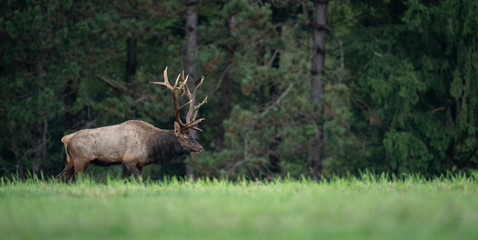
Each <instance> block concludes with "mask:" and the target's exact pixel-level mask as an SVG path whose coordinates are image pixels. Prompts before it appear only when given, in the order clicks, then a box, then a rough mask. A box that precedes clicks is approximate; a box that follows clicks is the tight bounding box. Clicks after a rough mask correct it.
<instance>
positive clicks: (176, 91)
mask: <svg viewBox="0 0 478 240" xmlns="http://www.w3.org/2000/svg"><path fill="white" fill-rule="evenodd" d="M179 76H181V74H179V75H178V77H177V78H176V82H175V83H174V86H171V84H170V83H169V80H168V68H167V67H166V69H164V82H151V83H152V84H158V85H162V86H165V87H167V88H168V89H169V91H171V94H172V95H173V102H174V116H175V117H176V122H178V124H179V127H180V128H181V131H182V132H184V131H186V130H188V129H191V128H194V129H197V130H200V129H199V128H197V127H196V125H197V124H198V123H200V122H201V121H203V120H204V118H201V119H197V120H195V121H194V122H191V120H192V119H191V116H192V114H193V113H194V111H195V110H196V111H197V109H198V107H199V106H201V105H202V104H204V101H203V102H202V103H201V104H200V105H198V106H196V107H195V106H194V104H195V102H196V100H195V98H196V94H197V91H198V89H199V87H200V86H201V84H202V82H203V79H204V78H203V79H201V82H200V83H199V84H198V86H197V87H196V89H195V90H194V92H193V94H191V93H190V92H189V89H188V85H187V81H188V77H189V76H187V77H186V79H184V73H183V76H182V78H183V82H182V83H181V85H180V86H179V87H178V82H179ZM181 91H184V92H185V93H186V95H187V96H188V98H189V102H188V103H189V111H188V114H187V115H186V123H183V122H182V121H181V117H180V115H179V111H180V109H181V108H182V107H181V108H180V107H179V105H178V96H179V93H181ZM206 99H207V98H206Z"/></svg>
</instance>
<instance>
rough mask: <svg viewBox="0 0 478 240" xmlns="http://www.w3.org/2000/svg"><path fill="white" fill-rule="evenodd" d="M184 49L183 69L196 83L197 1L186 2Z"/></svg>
mask: <svg viewBox="0 0 478 240" xmlns="http://www.w3.org/2000/svg"><path fill="white" fill-rule="evenodd" d="M186 7H187V9H186V49H185V57H184V70H185V71H186V74H188V75H189V79H190V80H192V81H191V82H192V83H193V84H194V86H193V87H195V86H196V84H197V80H198V79H197V77H196V62H195V61H196V57H197V53H198V43H197V27H198V1H197V0H188V1H187V2H186Z"/></svg>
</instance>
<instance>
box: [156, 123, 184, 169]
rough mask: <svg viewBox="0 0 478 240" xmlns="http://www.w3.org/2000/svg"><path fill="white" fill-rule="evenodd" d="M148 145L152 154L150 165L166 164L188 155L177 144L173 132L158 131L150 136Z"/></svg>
mask: <svg viewBox="0 0 478 240" xmlns="http://www.w3.org/2000/svg"><path fill="white" fill-rule="evenodd" d="M149 143H150V144H151V146H150V147H151V150H152V153H153V155H152V156H150V162H152V163H167V162H171V161H173V160H175V159H178V158H179V159H180V158H184V157H186V156H187V155H188V154H189V151H186V150H185V149H184V148H183V147H182V146H181V144H180V143H179V142H178V140H177V139H176V137H175V136H174V131H173V130H160V131H158V132H155V133H153V134H151V141H149Z"/></svg>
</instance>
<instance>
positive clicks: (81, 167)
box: [73, 161, 89, 177]
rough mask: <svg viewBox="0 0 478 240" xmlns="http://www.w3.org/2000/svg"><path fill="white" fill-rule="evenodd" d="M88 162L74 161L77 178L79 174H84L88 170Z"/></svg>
mask: <svg viewBox="0 0 478 240" xmlns="http://www.w3.org/2000/svg"><path fill="white" fill-rule="evenodd" d="M88 163H89V162H88V161H74V162H73V165H74V166H75V177H77V176H78V174H79V173H84V172H85V170H86V168H88Z"/></svg>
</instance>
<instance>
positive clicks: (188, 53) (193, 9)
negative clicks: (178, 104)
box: [184, 0, 199, 178]
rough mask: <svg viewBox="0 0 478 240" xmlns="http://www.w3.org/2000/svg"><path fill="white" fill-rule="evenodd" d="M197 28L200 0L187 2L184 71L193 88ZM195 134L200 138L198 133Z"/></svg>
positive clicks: (195, 79)
mask: <svg viewBox="0 0 478 240" xmlns="http://www.w3.org/2000/svg"><path fill="white" fill-rule="evenodd" d="M197 27H198V0H187V2H186V47H185V54H184V70H185V74H187V75H189V82H191V83H192V88H191V89H194V88H196V85H197V84H198V82H197V81H198V78H197V77H196V76H197V74H196V62H195V61H196V57H197V52H198V43H197ZM194 105H196V103H194ZM193 134H195V135H197V136H199V133H198V132H196V131H195V132H194V133H193ZM185 167H186V175H187V176H188V177H189V178H193V177H194V176H193V175H194V173H193V169H192V167H190V166H189V165H188V164H186V166H185Z"/></svg>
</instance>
